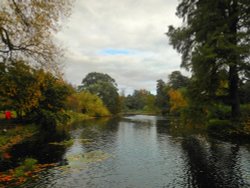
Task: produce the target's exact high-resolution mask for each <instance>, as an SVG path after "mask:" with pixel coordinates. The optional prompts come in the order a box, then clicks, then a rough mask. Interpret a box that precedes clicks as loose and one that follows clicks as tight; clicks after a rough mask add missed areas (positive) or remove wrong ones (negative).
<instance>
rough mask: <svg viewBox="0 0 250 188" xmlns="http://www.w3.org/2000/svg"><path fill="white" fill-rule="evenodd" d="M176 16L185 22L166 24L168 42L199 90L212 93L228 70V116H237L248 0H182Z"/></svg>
mask: <svg viewBox="0 0 250 188" xmlns="http://www.w3.org/2000/svg"><path fill="white" fill-rule="evenodd" d="M177 15H178V16H179V17H181V18H183V22H184V24H183V25H182V26H181V27H178V28H174V27H173V26H169V30H168V33H167V35H168V36H169V37H170V43H171V44H172V45H173V47H174V48H175V49H177V51H178V52H180V53H181V54H182V66H183V67H185V68H187V69H191V71H192V73H193V77H194V79H195V80H196V81H197V82H198V83H199V84H198V85H199V86H200V88H201V89H200V93H207V94H208V95H209V96H213V95H214V92H215V91H216V89H217V88H218V86H219V82H220V72H221V71H227V72H228V82H229V99H230V105H231V116H232V118H237V117H238V116H239V97H238V87H239V73H240V72H242V71H244V70H246V69H249V61H248V58H249V56H250V32H249V28H250V4H249V1H248V0H202V1H201V0H182V1H181V2H180V4H179V6H178V8H177Z"/></svg>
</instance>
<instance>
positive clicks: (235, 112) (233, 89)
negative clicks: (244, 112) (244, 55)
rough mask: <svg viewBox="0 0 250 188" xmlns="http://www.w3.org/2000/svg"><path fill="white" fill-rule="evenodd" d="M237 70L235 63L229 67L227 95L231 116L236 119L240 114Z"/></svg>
mask: <svg viewBox="0 0 250 188" xmlns="http://www.w3.org/2000/svg"><path fill="white" fill-rule="evenodd" d="M238 83H239V77H238V70H237V66H236V65H231V66H230V67H229V97H230V104H231V118H232V120H237V119H238V118H239V115H240V102H239V94H238Z"/></svg>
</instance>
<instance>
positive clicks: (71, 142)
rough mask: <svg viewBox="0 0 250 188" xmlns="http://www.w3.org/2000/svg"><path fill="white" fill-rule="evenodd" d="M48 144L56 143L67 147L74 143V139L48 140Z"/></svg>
mask: <svg viewBox="0 0 250 188" xmlns="http://www.w3.org/2000/svg"><path fill="white" fill-rule="evenodd" d="M49 144H52V145H56V146H65V147H69V146H72V145H73V144H74V140H73V139H70V140H64V141H62V142H50V143H49Z"/></svg>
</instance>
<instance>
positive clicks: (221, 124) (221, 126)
mask: <svg viewBox="0 0 250 188" xmlns="http://www.w3.org/2000/svg"><path fill="white" fill-rule="evenodd" d="M207 128H208V131H211V132H214V133H216V132H217V133H220V132H225V131H226V130H228V129H232V128H233V126H232V123H231V121H230V120H221V119H210V120H209V121H208V127H207Z"/></svg>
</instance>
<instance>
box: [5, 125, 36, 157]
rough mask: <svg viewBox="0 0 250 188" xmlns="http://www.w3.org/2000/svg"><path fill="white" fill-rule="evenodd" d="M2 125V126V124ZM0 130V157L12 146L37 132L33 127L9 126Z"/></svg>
mask: <svg viewBox="0 0 250 188" xmlns="http://www.w3.org/2000/svg"><path fill="white" fill-rule="evenodd" d="M2 125H3V124H2ZM6 125H8V128H7V127H6V126H3V127H1V129H0V156H1V154H2V153H4V152H5V151H7V150H8V149H10V148H11V147H12V146H13V145H15V144H17V143H20V142H22V141H23V140H25V139H27V138H29V137H31V136H33V135H34V134H36V133H37V132H38V127H37V126H35V125H25V126H24V125H20V124H9V123H6Z"/></svg>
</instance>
